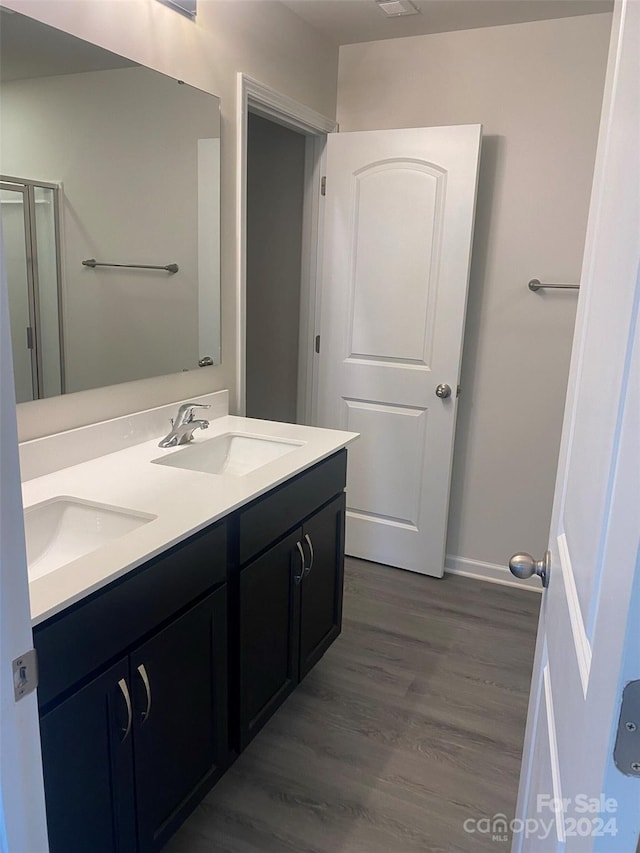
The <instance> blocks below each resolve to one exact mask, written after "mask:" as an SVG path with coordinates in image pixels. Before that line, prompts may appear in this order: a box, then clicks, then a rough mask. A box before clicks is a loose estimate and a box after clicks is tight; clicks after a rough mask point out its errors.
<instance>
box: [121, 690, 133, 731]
mask: <svg viewBox="0 0 640 853" xmlns="http://www.w3.org/2000/svg"><path fill="white" fill-rule="evenodd" d="M118 687H119V688H120V690H121V692H122V695H123V696H124V703H125V705H126V706H127V725H126V726H125V727H124V728H123V729H122V740H121V743H124V742H125V740H126V739H127V737H128V736H129V732H130V731H131V723H132V722H133V708H132V707H131V696H129V688H128V687H127V682H126V681H125V680H124V678H121V679H120V681H119V682H118Z"/></svg>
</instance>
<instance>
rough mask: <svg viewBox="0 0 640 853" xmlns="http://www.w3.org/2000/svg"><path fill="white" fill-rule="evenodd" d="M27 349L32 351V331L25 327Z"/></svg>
mask: <svg viewBox="0 0 640 853" xmlns="http://www.w3.org/2000/svg"><path fill="white" fill-rule="evenodd" d="M27 349H33V329H32V328H31V326H27Z"/></svg>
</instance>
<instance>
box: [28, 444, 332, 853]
mask: <svg viewBox="0 0 640 853" xmlns="http://www.w3.org/2000/svg"><path fill="white" fill-rule="evenodd" d="M345 480H346V451H344V450H342V451H339V452H338V453H336V454H334V455H333V456H331V457H329V458H328V459H325V460H323V461H321V462H320V463H318V464H317V465H315V466H313V467H312V468H310V469H308V470H306V471H303V472H302V473H300V474H299V475H297V476H296V477H293V478H292V479H290V480H288V481H286V482H285V483H283V484H281V485H280V486H278V487H276V488H275V489H272V490H271V491H269V492H267V493H266V494H265V495H262V496H261V497H259V498H257V499H256V500H254V501H252V502H251V503H250V504H248V505H247V506H245V507H242V508H241V509H239V510H238V511H237V512H236V513H234V514H232V515H231V516H229V517H228V518H227V519H224V520H223V521H220V522H217V523H216V524H213V525H212V526H210V527H209V528H207V529H206V530H204V531H201V532H200V533H197V534H195V535H193V536H191V537H189V538H188V539H187V540H185V541H184V542H182V543H180V544H178V545H176V546H174V547H173V548H170V549H169V550H168V551H166V552H164V553H163V554H161V555H159V556H158V557H156V558H155V559H153V560H151V561H149V562H148V563H146V564H145V565H144V566H142V567H140V568H139V569H135V570H133V571H132V572H130V573H128V574H127V575H125V576H124V577H122V578H120V579H118V580H117V581H114V582H113V583H111V584H109V585H108V586H106V587H105V588H104V589H102V590H99V591H97V592H96V593H93V594H92V595H89V596H87V598H86V599H83V600H82V601H80V602H78V603H77V604H74V605H72V606H70V607H69V608H68V609H67V610H65V611H64V612H63V613H60V614H58V615H56V616H53V617H51V619H49V620H47V621H46V622H44V623H42V624H41V625H38V626H36V628H35V629H34V645H35V648H36V650H37V653H38V661H39V677H40V683H39V687H38V703H39V707H40V730H41V738H42V755H43V768H44V782H45V796H46V806H47V823H48V830H49V842H50V850H51V853H86V851H88V850H91V851H92V853H155V851H158V850H160V849H161V847H162V846H163V845H164V843H165V841H167V840H168V838H169V837H170V836H171V835H172V833H173V832H174V831H175V830H176V829H177V828H178V826H180V824H181V823H182V822H183V821H184V819H185V817H186V816H187V815H188V814H189V812H190V811H191V810H192V809H193V808H194V807H195V805H196V804H197V803H198V802H199V801H200V799H202V797H203V796H204V794H206V793H207V791H208V790H209V789H210V788H211V787H212V785H213V784H215V782H216V780H217V779H218V778H219V777H220V776H221V775H222V773H223V772H224V771H225V769H226V768H227V767H228V766H229V764H230V763H231V761H232V760H233V758H234V757H235V755H236V753H237V752H238V751H240V750H241V749H242V748H244V747H245V746H246V744H247V743H249V741H250V740H251V739H252V738H253V737H254V736H255V734H256V733H257V732H258V731H259V730H260V728H261V727H262V726H263V725H264V724H265V723H266V721H267V720H268V719H269V718H270V717H271V715H272V714H273V713H274V712H275V710H276V709H277V708H278V707H279V705H281V703H282V702H283V701H284V699H285V698H286V697H287V696H288V695H289V694H290V693H291V692H292V691H293V690H294V688H295V687H296V685H297V684H298V683H299V681H300V680H301V679H302V678H304V676H305V675H306V674H307V672H308V671H309V670H310V669H311V668H312V667H313V666H314V665H315V663H317V661H318V660H319V659H320V657H321V656H322V655H323V654H324V652H325V651H326V650H327V648H328V647H329V646H330V645H331V643H332V642H333V641H334V640H335V638H336V637H337V636H338V634H339V633H340V625H341V618H342V583H343V563H344V556H343V555H344V507H345V501H344V486H345ZM231 746H233V748H234V749H233V750H232V749H231Z"/></svg>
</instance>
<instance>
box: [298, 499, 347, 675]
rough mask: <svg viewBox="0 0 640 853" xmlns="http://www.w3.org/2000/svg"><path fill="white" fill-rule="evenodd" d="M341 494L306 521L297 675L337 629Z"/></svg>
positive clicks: (341, 548) (339, 617) (341, 568)
mask: <svg viewBox="0 0 640 853" xmlns="http://www.w3.org/2000/svg"><path fill="white" fill-rule="evenodd" d="M344 507H345V498H344V494H342V495H339V496H338V497H337V498H335V500H333V501H331V503H329V504H327V505H326V506H325V507H324V508H323V509H321V510H320V511H319V512H317V513H316V514H315V515H313V516H312V517H311V518H310V519H309V520H308V521H306V522H305V525H304V530H303V539H304V542H303V545H304V549H305V552H306V555H307V561H306V566H307V567H306V569H305V572H304V577H303V579H302V584H301V587H300V589H301V592H300V595H301V613H300V678H301V679H302V678H304V676H305V675H306V674H307V672H309V670H310V669H311V667H312V666H314V665H315V664H316V663H317V662H318V660H320V658H321V657H322V655H323V654H324V653H325V652H326V650H327V649H328V648H329V646H330V645H331V643H333V641H334V640H335V639H336V637H337V636H338V634H339V633H340V630H341V626H342V584H343V574H344Z"/></svg>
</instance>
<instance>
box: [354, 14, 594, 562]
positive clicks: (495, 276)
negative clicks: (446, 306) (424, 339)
mask: <svg viewBox="0 0 640 853" xmlns="http://www.w3.org/2000/svg"><path fill="white" fill-rule="evenodd" d="M610 24H611V17H610V15H589V16H583V17H575V18H564V19H559V20H554V21H542V22H535V23H529V24H516V25H509V26H503V27H492V28H487V29H475V30H466V31H461V32H455V33H440V34H437V35H429V36H418V37H414V38H404V39H394V40H387V41H379V42H371V43H366V44H355V45H348V46H345V47H342V48H341V49H340V65H339V82H338V121H339V123H340V129H341V130H343V131H349V130H369V129H375V128H391V127H416V126H421V125H445V124H467V123H476V122H479V123H482V124H483V126H484V134H485V137H484V143H483V151H482V164H481V174H480V187H479V197H478V206H477V217H476V233H475V240H474V252H473V261H472V270H471V281H470V291H469V309H468V315H467V331H466V336H465V348H464V356H463V370H462V396H461V398H460V406H459V412H458V428H457V434H456V448H455V462H454V472H453V483H452V495H451V506H450V515H449V533H448V546H447V551H448V553H449V554H450V555H452V556H453V557H455V558H458V559H456V560H454V561H453V563H454V564H455V565H457V567H458V568H460V567H461V568H463V569H466V570H468V571H475V570H480V571H482V570H483V568H484V567H482V566H479V565H478V564H479V563H489V564H493V565H494V566H495V565H497V566H504V565H505V564H506V562H507V561H508V559H509V556H510V555H511V553H513V552H515V551H519V550H529V551H531V553H533V554H535V555H536V557H540V556H541V555H542V553H543V551H544V549H545V547H546V542H547V538H548V531H549V521H550V515H551V502H552V497H553V488H554V478H555V471H556V463H557V454H558V447H559V441H560V430H561V420H562V412H563V405H564V398H565V390H566V382H567V375H568V367H569V354H570V349H571V342H572V333H573V324H574V319H575V306H576V295H575V294H574V293H571V292H559V293H551V292H545V293H542V292H541V293H538V294H534V293H531V292H530V291H529V290H528V289H527V282H528V281H529V279H531V278H539V279H541V280H542V281H552V282H553V281H557V282H577V281H578V279H579V275H580V268H581V261H582V251H583V247H584V238H585V229H586V220H587V212H588V202H589V195H590V190H591V180H592V174H593V165H594V158H595V147H596V141H597V131H598V123H599V118H600V107H601V101H602V93H603V86H604V73H605V65H606V57H607V48H608V38H609V30H610ZM603 399H604V398H603ZM459 558H462V561H460V559H459Z"/></svg>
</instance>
